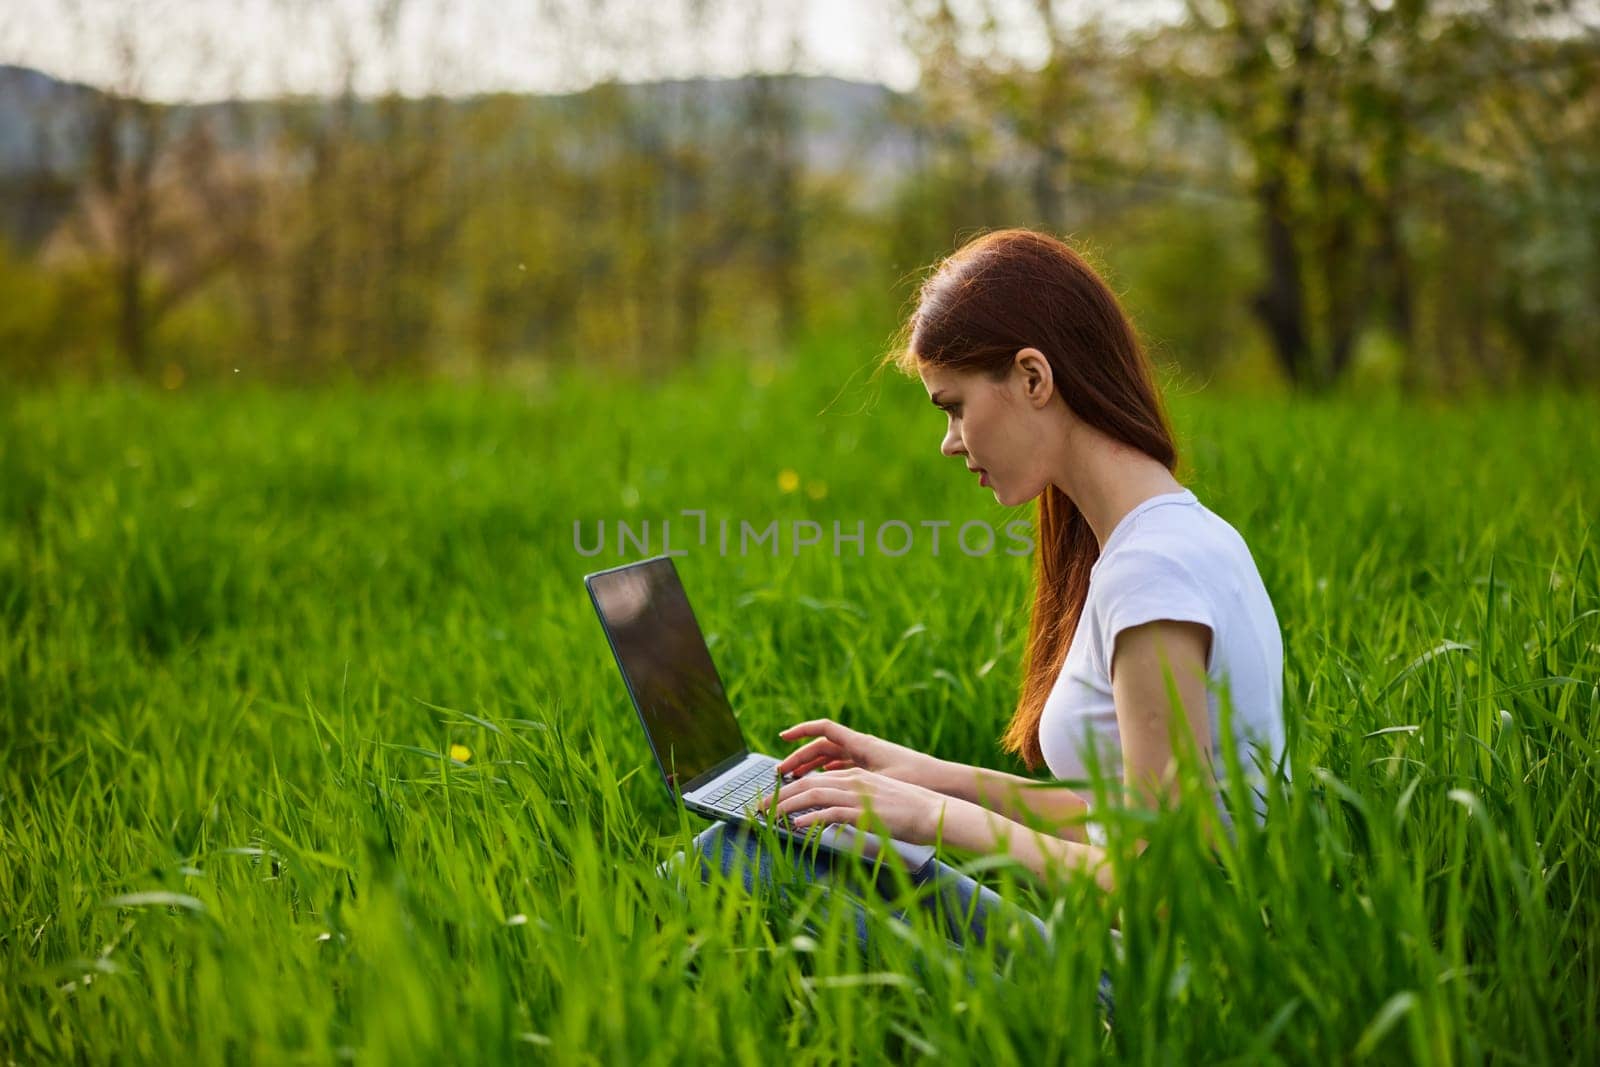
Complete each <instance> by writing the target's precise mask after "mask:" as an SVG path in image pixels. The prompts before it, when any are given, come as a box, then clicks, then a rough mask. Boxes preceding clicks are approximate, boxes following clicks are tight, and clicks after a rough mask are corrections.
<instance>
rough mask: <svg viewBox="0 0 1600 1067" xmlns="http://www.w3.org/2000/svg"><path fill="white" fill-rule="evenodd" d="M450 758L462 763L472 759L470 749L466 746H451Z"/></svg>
mask: <svg viewBox="0 0 1600 1067" xmlns="http://www.w3.org/2000/svg"><path fill="white" fill-rule="evenodd" d="M450 758H451V759H453V760H460V761H461V762H462V763H465V762H467V760H469V759H471V758H472V749H470V748H468V747H467V746H466V745H451V746H450Z"/></svg>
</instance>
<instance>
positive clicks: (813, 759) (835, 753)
mask: <svg viewBox="0 0 1600 1067" xmlns="http://www.w3.org/2000/svg"><path fill="white" fill-rule="evenodd" d="M778 736H779V737H781V738H783V739H784V740H785V741H798V740H800V739H802V738H810V739H811V740H809V741H807V742H806V743H805V744H803V745H801V746H800V747H799V748H797V749H795V750H794V751H793V752H791V753H789V755H788V756H786V757H784V759H783V760H782V761H781V762H780V763H779V764H778V773H779V774H783V775H787V776H789V777H793V778H798V777H800V776H801V775H802V774H809V773H811V772H812V771H814V770H816V769H818V768H819V767H820V768H821V769H822V770H825V771H837V770H845V769H847V768H850V767H860V768H861V769H862V770H865V771H874V772H876V773H878V774H882V775H886V776H888V777H890V778H895V779H898V780H899V781H902V782H909V783H910V784H912V785H921V786H927V787H929V788H933V785H932V782H931V778H932V777H933V774H932V772H933V771H934V769H935V768H936V767H937V766H938V764H939V761H938V760H936V759H934V758H933V757H932V756H929V755H927V754H926V753H922V752H918V751H916V750H915V749H911V748H907V747H905V746H904V745H897V744H895V743H894V742H893V741H885V740H884V739H883V738H881V737H873V736H872V735H871V734H864V733H862V732H861V731H860V730H852V729H850V727H848V726H844V725H841V724H840V723H836V722H834V721H833V720H832V719H812V720H810V721H809V722H802V723H796V724H795V725H793V726H791V727H789V728H788V729H787V730H780V731H778Z"/></svg>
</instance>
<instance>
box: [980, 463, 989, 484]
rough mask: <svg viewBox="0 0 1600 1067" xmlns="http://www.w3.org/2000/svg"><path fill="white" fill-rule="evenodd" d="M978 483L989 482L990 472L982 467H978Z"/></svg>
mask: <svg viewBox="0 0 1600 1067" xmlns="http://www.w3.org/2000/svg"><path fill="white" fill-rule="evenodd" d="M978 484H979V485H988V484H989V472H988V471H986V470H984V469H983V468H982V467H979V468H978Z"/></svg>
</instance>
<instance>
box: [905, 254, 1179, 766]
mask: <svg viewBox="0 0 1600 1067" xmlns="http://www.w3.org/2000/svg"><path fill="white" fill-rule="evenodd" d="M1023 348H1036V349H1038V350H1039V351H1040V352H1041V353H1043V354H1044V357H1045V359H1046V360H1048V361H1049V363H1050V369H1051V371H1052V373H1053V375H1054V377H1055V385H1056V390H1057V392H1058V393H1059V394H1060V395H1061V398H1062V400H1063V401H1064V402H1065V403H1066V405H1067V407H1068V408H1069V409H1070V410H1071V411H1072V413H1073V414H1074V415H1076V416H1077V417H1078V418H1079V419H1082V420H1083V421H1084V422H1085V423H1087V424H1089V425H1090V426H1093V427H1094V428H1095V429H1097V430H1099V431H1100V432H1101V433H1104V434H1106V435H1107V436H1109V437H1111V438H1113V439H1115V440H1117V441H1120V442H1122V443H1123V444H1125V445H1128V446H1129V447H1131V448H1136V449H1138V450H1139V451H1140V452H1143V453H1144V454H1145V455H1147V456H1150V457H1151V458H1152V459H1155V460H1157V461H1159V462H1160V463H1161V464H1163V465H1164V466H1165V467H1166V468H1167V469H1168V470H1169V471H1173V470H1176V467H1177V462H1178V456H1177V446H1176V445H1175V444H1174V442H1173V437H1172V429H1171V426H1170V423H1169V421H1168V418H1167V414H1166V411H1165V408H1164V407H1163V405H1162V401H1161V394H1160V391H1159V390H1158V389H1157V387H1156V382H1155V374H1154V372H1153V370H1152V368H1151V365H1150V360H1149V358H1148V357H1147V356H1146V354H1145V351H1144V348H1143V346H1141V345H1140V343H1139V339H1138V336H1137V334H1136V333H1135V332H1134V329H1133V325H1132V324H1131V323H1130V322H1129V321H1128V317H1127V315H1126V314H1125V313H1124V312H1123V310H1122V307H1121V305H1120V304H1119V303H1118V302H1117V298H1116V295H1115V294H1113V293H1112V291H1111V289H1110V287H1109V286H1107V285H1106V283H1105V282H1104V281H1103V280H1102V279H1101V278H1100V276H1099V275H1098V274H1097V273H1095V271H1094V269H1093V268H1091V267H1090V266H1089V264H1088V263H1086V262H1085V261H1084V260H1083V258H1082V257H1081V256H1080V255H1078V253H1076V252H1074V251H1073V250H1072V249H1071V248H1070V247H1068V246H1067V245H1066V244H1065V243H1064V242H1062V241H1060V240H1057V239H1056V238H1054V237H1051V236H1049V235H1047V234H1042V233H1037V232H1035V231H1032V230H1023V229H1007V230H997V231H993V232H991V233H986V234H983V235H981V236H978V237H975V238H973V239H972V240H970V241H968V242H967V243H966V244H964V245H963V246H962V247H961V248H960V249H958V250H957V251H955V252H954V253H952V254H951V255H950V256H948V257H947V258H945V259H944V260H943V261H942V262H940V263H939V264H938V266H937V268H936V269H935V270H934V272H933V273H932V274H931V275H930V276H929V277H928V278H927V279H926V280H925V281H924V282H923V284H922V287H921V290H920V292H919V294H918V299H917V309H916V311H915V312H914V313H913V314H912V316H911V318H910V319H909V320H908V321H907V322H906V324H905V325H904V326H903V327H902V330H901V333H900V336H899V337H898V338H897V340H896V344H895V346H894V348H893V349H892V350H891V351H890V353H889V355H888V356H887V357H886V359H885V361H884V362H885V363H886V364H892V365H894V366H896V367H898V368H899V369H900V370H902V371H905V372H907V373H909V374H915V373H916V371H917V369H918V367H920V366H930V365H931V366H937V367H941V368H950V369H952V370H955V371H958V372H965V373H971V374H982V375H984V376H985V377H988V378H990V379H991V380H996V381H998V380H1000V379H1002V378H1004V377H1005V376H1006V375H1007V374H1008V373H1009V372H1010V370H1011V367H1012V365H1013V362H1014V361H1015V358H1016V354H1017V352H1018V351H1019V350H1021V349H1023ZM1099 556H1100V546H1099V544H1098V542H1096V540H1095V536H1094V531H1093V530H1091V529H1090V528H1089V523H1088V522H1087V521H1086V520H1085V519H1084V517H1083V514H1082V512H1080V511H1079V510H1078V507H1077V505H1076V504H1074V503H1073V502H1072V500H1071V498H1070V497H1068V496H1067V495H1066V494H1065V493H1063V492H1062V491H1061V490H1060V489H1058V488H1056V487H1055V486H1053V485H1052V486H1049V487H1047V488H1046V489H1045V491H1044V493H1043V494H1042V495H1041V496H1040V497H1039V508H1038V548H1037V553H1036V555H1035V557H1034V594H1033V611H1032V619H1031V622H1030V624H1029V627H1028V644H1027V653H1026V658H1025V660H1024V666H1023V677H1022V686H1021V692H1020V693H1019V695H1018V698H1017V708H1016V711H1015V713H1014V714H1013V715H1012V717H1011V722H1010V724H1009V725H1008V726H1007V727H1006V731H1005V734H1004V736H1003V737H1002V738H1001V745H1002V746H1003V747H1004V748H1005V749H1006V750H1007V751H1008V752H1014V753H1016V754H1017V755H1018V756H1020V757H1021V758H1022V761H1023V763H1025V764H1026V765H1027V767H1028V769H1029V770H1035V769H1037V768H1038V767H1039V765H1040V764H1042V763H1043V762H1044V754H1043V752H1042V751H1040V748H1039V717H1040V715H1041V714H1042V713H1043V711H1044V704H1045V698H1046V697H1048V696H1049V695H1050V690H1051V688H1052V687H1053V686H1054V685H1055V681H1056V676H1057V675H1058V674H1059V673H1060V670H1061V664H1062V661H1063V660H1065V659H1066V655H1067V649H1068V647H1069V646H1070V645H1071V643H1072V637H1073V634H1074V633H1076V632H1077V628H1078V620H1079V617H1080V616H1081V615H1082V613H1083V604H1084V600H1085V598H1086V597H1087V596H1088V593H1089V569H1090V568H1091V567H1092V566H1093V565H1094V563H1095V560H1096V559H1098V558H1099Z"/></svg>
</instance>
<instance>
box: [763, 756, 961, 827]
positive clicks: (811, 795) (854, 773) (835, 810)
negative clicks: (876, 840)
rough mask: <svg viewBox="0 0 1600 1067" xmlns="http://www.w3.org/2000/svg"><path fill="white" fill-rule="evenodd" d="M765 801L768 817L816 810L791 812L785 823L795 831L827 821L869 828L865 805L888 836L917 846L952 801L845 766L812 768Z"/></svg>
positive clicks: (937, 794) (878, 775)
mask: <svg viewBox="0 0 1600 1067" xmlns="http://www.w3.org/2000/svg"><path fill="white" fill-rule="evenodd" d="M766 803H767V812H768V814H769V815H779V816H787V815H788V814H789V813H790V812H794V811H801V810H803V809H806V808H818V809H820V810H818V811H807V812H806V813H805V814H804V815H796V816H795V817H794V818H793V819H792V820H791V821H790V825H791V826H793V827H795V828H796V829H800V830H803V829H805V828H806V827H808V826H812V825H815V824H821V825H828V824H830V823H843V824H846V825H849V826H859V827H861V828H862V829H872V827H870V826H868V825H867V820H866V812H867V811H868V809H869V808H870V810H871V811H872V814H873V816H874V817H875V819H876V820H877V821H879V822H881V823H882V824H883V827H884V828H885V829H886V830H887V831H888V833H889V835H890V836H891V837H895V838H898V839H899V840H901V841H905V842H908V843H910V844H913V845H918V844H927V843H930V842H932V841H933V840H934V837H935V835H936V834H937V832H938V829H939V824H940V822H941V820H942V818H943V815H944V808H945V806H946V805H947V804H950V803H954V801H952V800H951V798H950V797H947V796H945V795H944V794H943V793H936V792H934V791H933V790H931V789H924V788H923V787H922V786H920V785H911V784H910V783H908V782H902V781H900V780H899V779H897V778H890V777H888V776H886V775H882V774H876V773H874V772H872V771H864V770H861V769H859V768H851V769H849V770H839V771H813V772H812V773H811V774H808V775H806V776H805V777H803V778H796V779H795V780H794V781H792V782H790V783H789V784H788V785H786V786H784V787H783V788H782V789H780V790H778V792H777V794H776V795H775V796H774V797H772V798H770V799H769V800H768V801H767V802H766Z"/></svg>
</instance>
